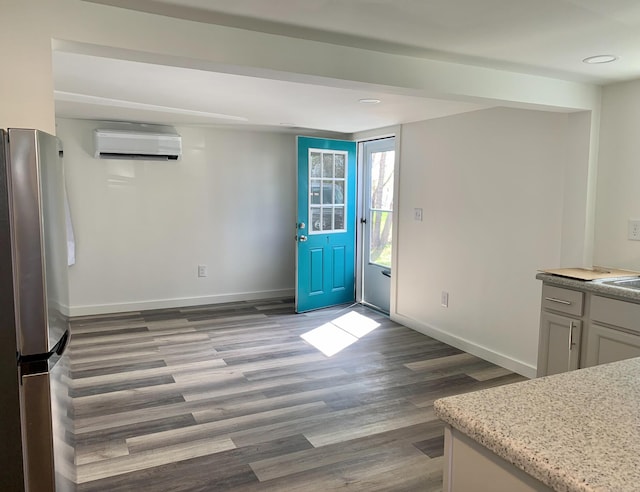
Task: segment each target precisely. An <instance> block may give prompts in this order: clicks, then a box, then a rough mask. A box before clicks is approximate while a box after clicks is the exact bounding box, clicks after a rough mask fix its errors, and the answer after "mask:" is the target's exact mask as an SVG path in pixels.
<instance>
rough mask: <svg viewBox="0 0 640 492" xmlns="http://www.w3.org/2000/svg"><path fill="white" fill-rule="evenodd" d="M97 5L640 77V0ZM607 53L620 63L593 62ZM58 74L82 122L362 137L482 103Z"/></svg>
mask: <svg viewBox="0 0 640 492" xmlns="http://www.w3.org/2000/svg"><path fill="white" fill-rule="evenodd" d="M89 1H93V3H103V4H109V5H113V6H122V7H126V8H129V9H135V10H141V11H146V12H152V13H159V14H162V15H169V16H173V17H177V18H183V19H191V20H197V21H199V22H208V23H212V24H220V25H226V26H231V27H239V28H243V29H249V30H255V31H261V32H267V33H276V34H283V35H286V36H292V37H297V38H303V39H310V40H316V41H322V42H329V43H334V44H341V45H347V46H354V47H359V48H365V49H373V50H377V51H383V52H389V53H395V54H404V55H411V56H419V57H425V58H430V59H437V60H445V61H453V62H458V63H465V64H471V65H478V66H486V67H491V68H498V69H507V70H511V71H516V72H521V73H529V74H536V75H543V76H552V77H556V78H561V79H566V80H572V81H579V82H588V83H594V84H605V83H610V82H614V81H619V80H627V79H633V78H638V77H640V2H638V0H607V1H606V2H604V1H602V0H535V1H531V0H482V1H479V0H348V1H346V0H269V1H265V0H166V1H159V0H126V1H125V0H89ZM601 54H612V55H615V56H617V57H619V59H618V60H617V61H616V62H614V63H610V64H602V65H588V64H585V63H583V62H582V60H583V59H584V58H586V57H588V56H592V55H601ZM123 70H124V71H123ZM54 73H55V88H56V111H57V114H58V115H59V116H71V117H80V118H95V119H120V120H129V121H132V120H136V121H145V122H151V123H153V122H157V123H171V124H197V125H203V124H204V125H206V124H233V125H245V126H246V125H251V126H271V127H273V126H275V127H284V128H288V127H302V128H310V129H320V130H329V131H335V132H346V133H352V132H356V131H361V130H366V129H371V128H377V127H382V126H388V125H393V124H397V123H404V122H409V121H416V120H423V119H429V118H434V117H440V116H445V115H448V114H455V113H460V112H465V111H473V110H476V109H480V108H481V107H482V106H479V105H476V104H470V103H461V102H451V101H437V100H433V99H426V98H421V97H409V96H401V95H390V94H386V93H385V94H382V93H379V92H372V91H371V90H370V89H369V88H367V87H366V86H362V88H361V89H357V88H354V89H339V88H335V87H334V88H332V87H326V86H322V85H312V84H302V83H293V82H284V81H276V80H267V79H260V78H255V77H245V76H240V75H231V74H221V73H213V72H203V71H198V70H190V69H185V68H178V67H170V66H160V65H152V64H145V63H139V62H133V61H125V60H113V59H107V58H99V57H95V56H89V55H80V54H72V53H64V52H56V53H54ZM122 73H127V78H126V80H123V79H122V77H121V76H119V75H120V74H122ZM176 87H178V88H180V87H184V88H185V90H176ZM187 87H188V89H187ZM362 98H374V99H381V100H382V102H381V103H380V104H376V105H363V104H359V103H358V100H359V99H362ZM203 101H206V103H203ZM336 115H339V116H336Z"/></svg>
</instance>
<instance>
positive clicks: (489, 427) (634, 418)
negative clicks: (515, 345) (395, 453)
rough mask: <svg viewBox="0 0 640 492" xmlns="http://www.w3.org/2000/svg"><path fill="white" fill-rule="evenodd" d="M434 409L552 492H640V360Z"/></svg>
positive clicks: (439, 403)
mask: <svg viewBox="0 0 640 492" xmlns="http://www.w3.org/2000/svg"><path fill="white" fill-rule="evenodd" d="M434 407H435V412H436V415H437V416H438V417H439V418H441V419H442V420H444V421H445V422H446V423H448V424H449V425H451V426H452V427H453V428H455V429H458V430H459V431H460V432H462V433H464V434H466V435H467V436H469V437H470V438H471V439H473V440H475V441H476V442H478V443H479V444H481V445H482V446H484V447H485V448H487V449H489V450H490V451H492V452H493V453H495V454H496V455H498V456H500V457H501V458H503V459H505V460H506V461H508V462H510V463H512V464H513V465H515V466H516V467H517V468H519V469H521V470H523V471H524V472H526V473H527V474H529V475H531V476H533V477H534V478H536V479H537V480H539V481H541V482H542V483H544V484H546V485H547V486H549V487H551V488H552V489H554V490H557V491H569V492H573V491H576V492H578V491H580V492H583V491H611V492H625V491H637V490H640V466H639V463H640V358H636V359H629V360H624V361H620V362H614V363H611V364H605V365H601V366H596V367H591V368H587V369H581V370H577V371H571V372H567V373H564V374H558V375H555V376H548V377H544V378H539V379H533V380H530V381H525V382H522V383H515V384H511V385H507V386H501V387H497V388H491V389H487V390H482V391H477V392H474V393H467V394H463V395H457V396H452V397H448V398H443V399H440V400H436V402H435V404H434Z"/></svg>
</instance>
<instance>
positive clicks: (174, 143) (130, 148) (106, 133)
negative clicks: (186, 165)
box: [93, 129, 182, 161]
mask: <svg viewBox="0 0 640 492" xmlns="http://www.w3.org/2000/svg"><path fill="white" fill-rule="evenodd" d="M93 141H94V144H95V154H94V156H95V157H96V159H138V160H149V161H175V160H178V159H180V157H181V156H182V137H180V135H178V134H176V133H151V132H139V131H125V130H101V129H97V130H95V131H94V133H93Z"/></svg>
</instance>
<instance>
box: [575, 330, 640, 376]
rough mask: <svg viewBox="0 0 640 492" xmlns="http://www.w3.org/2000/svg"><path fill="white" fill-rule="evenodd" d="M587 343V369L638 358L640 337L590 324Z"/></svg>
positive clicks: (639, 354) (639, 355)
mask: <svg viewBox="0 0 640 492" xmlns="http://www.w3.org/2000/svg"><path fill="white" fill-rule="evenodd" d="M588 342H589V343H588V346H587V361H586V366H587V367H588V366H595V365H597V364H606V363H607V362H616V361H618V360H624V359H631V358H632V357H640V335H634V334H632V333H626V332H624V331H620V330H614V329H612V328H607V327H606V326H600V325H598V324H595V323H592V324H590V325H589V340H588Z"/></svg>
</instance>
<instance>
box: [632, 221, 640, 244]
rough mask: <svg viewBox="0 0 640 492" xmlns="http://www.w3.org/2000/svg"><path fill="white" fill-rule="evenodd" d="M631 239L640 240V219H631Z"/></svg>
mask: <svg viewBox="0 0 640 492" xmlns="http://www.w3.org/2000/svg"><path fill="white" fill-rule="evenodd" d="M629 239H630V240H631V241H640V220H637V219H629Z"/></svg>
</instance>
